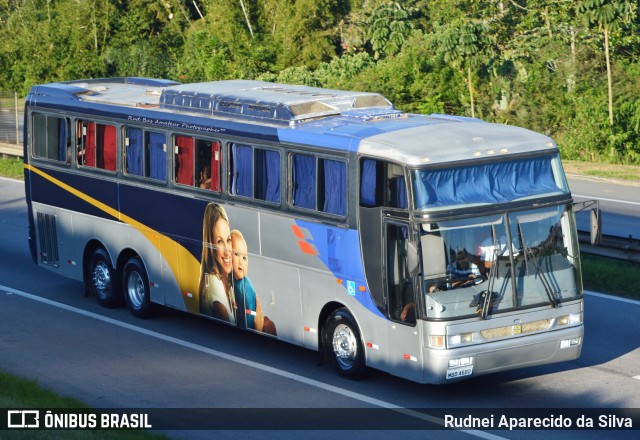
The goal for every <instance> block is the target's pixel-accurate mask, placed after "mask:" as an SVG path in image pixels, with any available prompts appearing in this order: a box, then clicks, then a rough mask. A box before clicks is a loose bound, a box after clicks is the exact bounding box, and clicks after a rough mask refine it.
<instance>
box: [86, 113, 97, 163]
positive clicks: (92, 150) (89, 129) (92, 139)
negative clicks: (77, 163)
mask: <svg viewBox="0 0 640 440" xmlns="http://www.w3.org/2000/svg"><path fill="white" fill-rule="evenodd" d="M86 124H87V125H86V126H85V129H86V134H85V137H84V164H85V165H86V166H89V167H95V166H96V123H95V122H87V123H86Z"/></svg>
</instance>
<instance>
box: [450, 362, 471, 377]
mask: <svg viewBox="0 0 640 440" xmlns="http://www.w3.org/2000/svg"><path fill="white" fill-rule="evenodd" d="M472 373H473V365H467V366H466V367H458V368H451V369H449V370H447V379H455V378H457V377H463V376H471V374H472Z"/></svg>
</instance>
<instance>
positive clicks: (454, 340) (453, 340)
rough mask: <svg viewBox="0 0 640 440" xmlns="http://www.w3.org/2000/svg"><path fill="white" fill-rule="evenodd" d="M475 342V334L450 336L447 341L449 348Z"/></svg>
mask: <svg viewBox="0 0 640 440" xmlns="http://www.w3.org/2000/svg"><path fill="white" fill-rule="evenodd" d="M471 342H473V333H459V334H457V335H449V337H448V339H447V347H456V346H460V345H465V344H470V343H471Z"/></svg>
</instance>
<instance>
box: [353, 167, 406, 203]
mask: <svg viewBox="0 0 640 440" xmlns="http://www.w3.org/2000/svg"><path fill="white" fill-rule="evenodd" d="M360 206H364V207H369V208H373V207H378V206H386V207H390V208H400V209H407V207H408V203H407V185H406V182H405V178H404V173H403V170H402V167H400V166H398V165H394V164H391V163H387V162H383V161H380V160H374V159H362V161H361V162H360Z"/></svg>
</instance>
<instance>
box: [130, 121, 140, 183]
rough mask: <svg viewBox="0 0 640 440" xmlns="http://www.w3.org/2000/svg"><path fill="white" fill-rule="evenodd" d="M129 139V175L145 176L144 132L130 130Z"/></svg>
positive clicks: (135, 129)
mask: <svg viewBox="0 0 640 440" xmlns="http://www.w3.org/2000/svg"><path fill="white" fill-rule="evenodd" d="M127 138H129V145H128V146H127V174H134V175H136V176H143V175H144V172H143V160H142V158H143V155H142V152H143V147H142V130H141V129H139V128H128V129H127Z"/></svg>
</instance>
